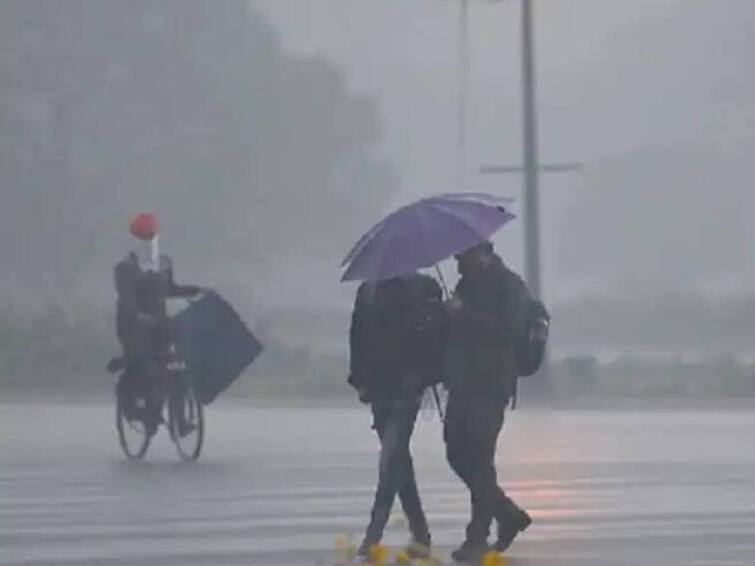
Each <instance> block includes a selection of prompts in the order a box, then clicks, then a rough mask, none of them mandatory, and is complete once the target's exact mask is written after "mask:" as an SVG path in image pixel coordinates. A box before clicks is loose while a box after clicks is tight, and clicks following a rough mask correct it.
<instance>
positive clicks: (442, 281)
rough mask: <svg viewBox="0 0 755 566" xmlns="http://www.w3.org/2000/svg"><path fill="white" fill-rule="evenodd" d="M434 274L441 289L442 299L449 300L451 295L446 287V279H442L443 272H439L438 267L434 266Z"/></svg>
mask: <svg viewBox="0 0 755 566" xmlns="http://www.w3.org/2000/svg"><path fill="white" fill-rule="evenodd" d="M435 273H437V274H438V281H440V287H441V289H443V298H444V299H450V298H451V293H450V292H449V291H448V285H446V278H445V277H443V272H442V271H441V270H440V266H439V265H438V264H437V263H436V264H435Z"/></svg>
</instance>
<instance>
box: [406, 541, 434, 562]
mask: <svg viewBox="0 0 755 566" xmlns="http://www.w3.org/2000/svg"><path fill="white" fill-rule="evenodd" d="M404 552H405V553H406V555H407V556H408V557H409V560H424V559H427V558H430V556H431V553H430V539H425V540H422V541H419V540H416V539H414V540H412V541H411V542H410V543H409V544H408V545H407V547H406V548H405V549H404Z"/></svg>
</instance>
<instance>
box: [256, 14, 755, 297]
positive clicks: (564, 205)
mask: <svg viewBox="0 0 755 566" xmlns="http://www.w3.org/2000/svg"><path fill="white" fill-rule="evenodd" d="M470 4H471V10H470V35H471V39H470V60H471V71H470V82H469V84H470V86H469V107H468V116H469V118H468V148H467V157H466V168H465V171H464V184H465V186H467V187H470V188H475V189H479V188H482V189H486V190H491V191H498V192H501V193H503V194H507V195H510V196H514V197H517V198H518V197H520V179H518V178H517V177H503V178H502V177H490V176H485V175H480V174H479V173H478V172H477V171H478V167H479V165H482V164H490V163H497V162H503V163H517V162H519V161H520V159H521V145H520V120H519V104H520V102H519V88H520V87H519V32H518V26H519V8H518V3H517V2H515V1H509V0H504V1H501V2H485V1H482V0H480V1H476V0H473V1H472V2H471V3H470ZM534 4H535V17H536V40H537V47H536V49H537V71H538V89H539V103H540V125H539V134H540V149H541V160H542V161H554V160H555V161H563V160H568V161H572V160H575V161H581V162H583V163H584V165H585V172H584V173H583V174H582V175H568V174H567V175H555V176H553V175H547V176H545V177H544V178H543V179H542V185H541V186H542V189H543V190H542V204H543V214H544V218H543V223H544V226H545V232H544V241H543V245H544V264H545V266H544V267H545V277H546V281H545V289H546V293H547V295H548V297H549V298H550V299H551V300H563V299H567V298H569V297H572V296H574V295H578V294H581V293H584V292H585V291H587V290H595V289H600V290H602V291H605V292H608V293H611V294H613V293H619V292H620V293H626V292H627V287H626V285H630V287H628V288H629V289H636V290H637V291H638V292H653V291H654V290H660V289H669V288H676V287H678V286H688V287H691V288H698V289H704V290H706V291H712V292H721V291H732V292H740V291H743V290H750V291H751V290H752V289H753V287H755V260H754V259H753V258H752V253H751V249H752V246H751V242H752V241H753V237H755V231H754V230H753V228H752V227H751V222H750V221H749V216H750V215H751V213H752V212H753V211H755V199H754V198H753V196H752V191H751V190H750V181H749V177H750V174H751V172H750V171H749V170H748V165H749V155H750V154H751V153H752V150H753V149H755V133H753V132H755V102H753V101H754V100H755V98H754V97H753V95H754V94H755V79H753V77H752V73H751V72H750V71H751V65H752V64H751V54H752V53H753V52H755V35H753V34H752V30H753V29H754V27H755V3H753V2H752V1H751V0H727V1H726V2H721V1H715V0H631V1H620V0H610V1H606V0H571V1H568V2H565V1H562V0H535V2H534ZM252 6H253V7H254V8H255V9H257V10H259V11H260V12H261V13H262V14H264V15H265V16H266V17H267V18H268V19H269V20H270V22H271V23H272V24H273V25H274V26H275V27H276V28H277V30H278V31H279V33H280V34H281V39H282V41H283V44H284V46H285V47H286V49H288V50H291V51H293V52H295V53H307V54H309V53H316V54H321V55H324V56H326V57H327V58H328V59H330V60H331V61H333V62H334V63H336V64H337V65H338V66H339V67H340V68H341V69H342V70H343V71H344V72H345V73H346V74H347V79H348V83H349V85H350V86H351V88H352V89H353V90H354V91H355V92H360V93H366V94H372V95H375V96H377V97H378V102H379V106H380V112H381V116H382V119H383V143H382V144H381V150H380V151H381V152H382V153H383V154H384V155H385V156H386V157H387V158H388V159H389V160H390V161H391V162H392V163H393V164H394V166H395V167H396V169H397V171H398V172H399V175H400V179H401V187H402V190H401V193H400V195H399V197H398V198H397V199H396V202H397V203H398V202H403V201H406V200H409V199H411V198H413V197H416V196H421V195H423V194H427V193H432V192H436V191H440V190H447V189H449V188H454V183H455V178H456V163H457V159H456V157H457V143H456V100H457V99H456V95H457V90H456V60H457V42H456V39H457V29H458V28H457V24H458V4H457V3H455V2H453V1H451V0H448V1H444V0H411V1H407V0H381V1H380V2H375V1H372V0H317V1H314V0H309V1H302V0H254V1H253V2H252ZM462 188H463V187H462ZM519 230H520V227H519V226H517V227H516V228H512V229H509V230H508V231H505V232H504V233H503V234H502V235H501V236H500V237H499V238H498V240H497V241H498V243H499V247H500V249H501V250H502V251H503V253H504V254H505V255H506V256H507V257H508V258H510V262H511V263H512V264H513V265H514V266H515V267H519V266H520V265H521V254H520V248H521V240H520V233H519ZM347 247H348V245H346V246H345V248H347ZM344 251H345V250H344ZM336 259H338V258H336ZM330 261H331V260H330V258H328V260H327V261H325V262H320V261H319V260H318V261H314V262H312V265H311V266H307V267H306V268H305V269H307V271H308V273H310V275H312V285H313V292H314V293H316V294H318V295H320V296H321V297H322V298H323V300H327V301H330V300H333V301H339V300H342V299H343V297H344V296H346V292H345V291H344V290H340V291H339V290H337V289H335V288H334V287H333V286H332V284H331V280H329V275H328V274H329V270H330V269H332V267H333V266H332V265H331V264H330V263H329V262H330ZM334 279H335V278H334ZM278 290H279V291H280V292H281V293H283V295H286V294H288V292H289V291H291V290H287V289H286V286H285V284H284V285H283V286H281V287H280V288H279V289H278Z"/></svg>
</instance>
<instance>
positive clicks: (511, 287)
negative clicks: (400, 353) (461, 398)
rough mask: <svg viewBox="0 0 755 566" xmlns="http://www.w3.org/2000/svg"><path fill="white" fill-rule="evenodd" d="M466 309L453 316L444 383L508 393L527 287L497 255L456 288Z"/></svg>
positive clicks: (459, 389)
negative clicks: (482, 268)
mask: <svg viewBox="0 0 755 566" xmlns="http://www.w3.org/2000/svg"><path fill="white" fill-rule="evenodd" d="M456 294H457V296H458V297H459V298H460V299H461V301H462V304H463V306H462V308H461V309H460V311H459V312H457V313H455V314H454V315H452V316H451V317H450V318H449V322H448V338H447V350H446V371H445V373H446V386H447V387H448V389H449V391H450V392H451V393H452V394H453V393H465V394H469V395H477V396H494V397H496V398H508V397H509V396H510V395H511V394H512V392H513V387H514V383H515V380H516V378H517V373H518V372H517V365H516V357H515V348H516V346H517V344H518V343H519V341H520V340H521V336H522V333H523V332H524V331H525V326H526V316H527V305H528V304H529V292H528V291H527V287H526V286H525V284H524V282H523V281H522V278H521V277H519V275H517V274H516V273H514V272H513V271H511V270H510V269H508V268H507V267H506V266H505V265H504V264H503V262H502V261H501V260H500V258H498V257H497V256H496V257H495V259H494V261H493V262H492V263H491V264H490V265H489V266H488V267H487V268H486V269H485V270H483V271H480V272H477V273H474V274H469V275H464V276H462V278H461V280H460V281H459V283H458V285H457V287H456Z"/></svg>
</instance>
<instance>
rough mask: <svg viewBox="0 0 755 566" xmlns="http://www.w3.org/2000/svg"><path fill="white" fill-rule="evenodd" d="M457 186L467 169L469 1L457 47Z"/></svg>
mask: <svg viewBox="0 0 755 566" xmlns="http://www.w3.org/2000/svg"><path fill="white" fill-rule="evenodd" d="M457 50H458V51H457V73H458V76H457V88H458V101H457V104H458V107H457V115H456V120H457V124H456V126H457V131H456V143H457V147H456V152H457V154H456V184H457V185H459V186H460V185H463V184H464V179H465V177H466V167H467V87H468V83H469V0H461V3H460V5H459V38H458V45H457Z"/></svg>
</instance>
